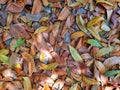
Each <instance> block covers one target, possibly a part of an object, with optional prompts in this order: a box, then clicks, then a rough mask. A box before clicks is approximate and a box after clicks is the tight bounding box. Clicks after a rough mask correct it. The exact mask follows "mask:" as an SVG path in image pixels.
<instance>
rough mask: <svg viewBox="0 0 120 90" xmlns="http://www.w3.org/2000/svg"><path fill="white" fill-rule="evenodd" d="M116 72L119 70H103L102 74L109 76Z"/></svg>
mask: <svg viewBox="0 0 120 90" xmlns="http://www.w3.org/2000/svg"><path fill="white" fill-rule="evenodd" d="M118 73H120V70H111V71H107V72H105V73H104V75H105V76H108V77H110V76H115V75H117V74H118Z"/></svg>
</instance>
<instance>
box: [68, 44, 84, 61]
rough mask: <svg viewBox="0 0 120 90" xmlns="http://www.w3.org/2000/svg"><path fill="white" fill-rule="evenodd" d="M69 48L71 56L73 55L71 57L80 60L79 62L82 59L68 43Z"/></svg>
mask: <svg viewBox="0 0 120 90" xmlns="http://www.w3.org/2000/svg"><path fill="white" fill-rule="evenodd" d="M69 50H70V53H71V56H72V57H73V59H74V60H75V61H81V62H82V61H83V59H82V58H81V56H80V54H79V53H78V51H77V50H76V49H75V48H74V47H72V46H71V45H69Z"/></svg>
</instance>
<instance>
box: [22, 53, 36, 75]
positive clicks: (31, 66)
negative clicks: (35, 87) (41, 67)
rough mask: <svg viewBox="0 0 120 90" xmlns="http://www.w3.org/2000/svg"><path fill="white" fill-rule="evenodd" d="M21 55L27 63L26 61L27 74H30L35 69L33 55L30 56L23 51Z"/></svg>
mask: <svg viewBox="0 0 120 90" xmlns="http://www.w3.org/2000/svg"><path fill="white" fill-rule="evenodd" d="M22 57H23V59H24V60H25V61H27V63H28V68H29V76H31V75H32V73H33V72H35V71H36V68H35V62H34V59H33V57H32V56H31V55H30V54H29V53H27V52H23V53H22Z"/></svg>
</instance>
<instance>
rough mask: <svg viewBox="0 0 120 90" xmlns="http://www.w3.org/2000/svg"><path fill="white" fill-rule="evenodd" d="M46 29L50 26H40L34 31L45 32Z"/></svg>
mask: <svg viewBox="0 0 120 90" xmlns="http://www.w3.org/2000/svg"><path fill="white" fill-rule="evenodd" d="M46 30H48V27H46V26H41V27H39V28H38V29H37V30H36V31H35V32H34V34H37V33H42V32H44V31H46Z"/></svg>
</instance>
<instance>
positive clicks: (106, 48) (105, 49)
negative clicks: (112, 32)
mask: <svg viewBox="0 0 120 90" xmlns="http://www.w3.org/2000/svg"><path fill="white" fill-rule="evenodd" d="M112 50H113V47H112V46H110V47H105V48H102V49H100V50H99V52H98V53H97V57H101V56H103V55H105V54H108V53H110V52H111V51H112Z"/></svg>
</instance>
